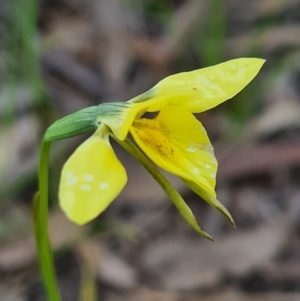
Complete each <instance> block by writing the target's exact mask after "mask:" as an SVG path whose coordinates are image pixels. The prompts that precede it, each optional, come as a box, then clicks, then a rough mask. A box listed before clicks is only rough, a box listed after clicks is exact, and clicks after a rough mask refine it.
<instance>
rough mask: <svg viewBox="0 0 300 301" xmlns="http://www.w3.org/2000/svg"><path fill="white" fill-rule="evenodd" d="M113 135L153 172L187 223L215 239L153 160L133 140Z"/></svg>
mask: <svg viewBox="0 0 300 301" xmlns="http://www.w3.org/2000/svg"><path fill="white" fill-rule="evenodd" d="M112 137H113V138H114V139H115V140H116V141H117V142H118V143H119V144H120V145H121V146H122V147H123V148H124V149H125V150H126V151H128V152H129V153H130V154H131V155H132V156H133V157H134V158H135V159H136V160H137V161H138V162H139V163H140V164H141V165H143V166H144V167H145V168H146V170H147V171H148V172H149V173H150V174H151V176H152V177H153V178H154V179H155V180H156V182H157V183H158V184H159V185H160V186H161V188H162V189H163V190H164V191H165V193H166V194H167V196H168V197H169V198H170V200H171V201H172V202H173V204H174V205H175V207H176V208H177V209H178V211H179V213H180V214H181V216H182V217H183V218H184V219H185V220H186V221H187V223H188V224H189V225H190V226H191V227H192V228H193V229H194V230H195V231H196V232H198V233H199V234H201V235H202V236H204V237H205V238H207V239H209V240H211V241H214V239H213V238H212V237H211V236H210V235H209V234H208V233H206V232H205V231H204V230H202V229H201V228H200V226H199V225H198V222H197V220H196V218H195V216H194V214H193V212H192V211H191V209H190V208H189V206H188V205H187V204H186V203H185V201H184V199H183V198H182V197H181V195H180V194H179V192H178V191H177V190H176V189H175V188H174V187H173V186H172V184H171V183H170V182H169V181H168V180H167V179H166V177H164V175H163V174H162V173H161V172H159V170H158V169H157V168H156V167H155V166H154V165H153V163H152V162H151V161H149V159H148V158H147V157H146V156H145V155H144V154H143V153H142V152H141V151H140V150H139V149H138V148H137V147H136V146H135V145H134V144H133V143H132V141H131V140H130V139H128V138H126V140H125V141H121V140H118V139H117V138H116V137H115V136H113V135H112Z"/></svg>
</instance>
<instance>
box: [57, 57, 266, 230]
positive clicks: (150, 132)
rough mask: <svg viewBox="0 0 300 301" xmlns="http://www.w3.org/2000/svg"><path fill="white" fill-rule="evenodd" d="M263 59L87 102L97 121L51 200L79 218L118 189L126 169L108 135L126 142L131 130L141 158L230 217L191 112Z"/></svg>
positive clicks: (209, 104)
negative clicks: (117, 98) (123, 98)
mask: <svg viewBox="0 0 300 301" xmlns="http://www.w3.org/2000/svg"><path fill="white" fill-rule="evenodd" d="M263 63H264V60H262V59H257V58H239V59H234V60H230V61H227V62H225V63H221V64H218V65H215V66H212V67H208V68H204V69H200V70H195V71H191V72H183V73H179V74H175V75H171V76H169V77H167V78H165V79H163V80H162V81H160V82H159V83H158V84H157V85H156V86H154V87H153V88H152V89H150V90H149V91H147V92H145V93H144V94H142V95H140V96H138V97H135V98H134V99H132V100H129V101H127V102H123V103H104V104H101V105H99V106H98V107H93V108H95V109H94V111H93V112H95V113H94V114H95V119H94V121H95V124H96V125H97V127H98V128H97V130H96V131H95V133H94V134H93V135H92V136H91V137H90V138H89V139H88V140H86V141H85V142H84V143H83V144H81V145H80V146H79V147H78V148H77V149H76V150H75V152H74V153H73V154H72V155H71V157H70V158H69V159H68V161H67V162H66V163H65V165H64V167H63V169H62V173H61V178H60V185H59V202H60V206H61V208H62V209H63V210H64V212H65V213H66V215H67V216H68V218H69V219H70V220H72V221H74V222H75V223H77V224H80V225H82V224H85V223H87V222H89V221H91V220H92V219H94V218H95V217H97V216H98V215H99V214H100V213H101V212H103V211H104V210H105V209H106V208H107V206H108V205H109V204H110V203H111V202H112V201H113V200H114V199H115V198H116V197H117V196H118V195H119V193H120V192H121V191H122V189H123V188H124V186H125V184H126V182H127V175H126V171H125V169H124V167H123V165H122V164H121V162H120V161H119V160H118V158H117V157H116V155H115V153H114V151H113V149H112V147H111V145H110V142H109V137H110V136H112V137H113V138H114V139H116V140H117V141H119V142H122V141H123V142H125V143H128V141H129V140H128V136H131V137H132V138H133V140H134V142H135V145H136V146H137V147H138V148H139V149H140V150H141V151H142V153H143V154H144V156H145V158H147V159H146V160H148V161H150V162H152V163H154V164H155V165H157V166H158V167H160V168H162V169H164V170H166V171H168V172H170V173H172V174H174V175H176V176H179V177H180V178H182V180H183V181H184V182H185V183H186V184H187V185H188V186H189V187H190V188H191V189H192V190H193V191H195V192H196V193H197V194H198V195H199V196H201V197H202V198H203V199H204V200H205V201H206V202H208V203H209V204H210V205H212V206H213V207H214V208H216V209H217V210H219V211H221V212H222V213H223V214H225V215H226V216H227V217H228V218H229V220H230V221H231V222H232V223H233V220H232V217H231V216H230V214H229V212H228V211H227V210H226V208H224V207H223V205H222V204H221V203H220V202H219V201H218V200H217V199H216V193H215V184H216V173H217V167H218V163H217V160H216V158H215V156H214V151H213V147H212V145H211V143H210V140H209V138H208V136H207V133H206V131H205V129H204V127H203V126H202V124H201V122H200V121H198V120H197V119H196V118H195V116H194V115H193V113H200V112H203V111H206V110H209V109H211V108H213V107H215V106H217V105H219V104H220V103H222V102H224V101H226V100H228V99H230V98H232V97H233V96H234V95H236V94H237V93H238V92H240V91H241V90H242V89H243V88H244V87H245V86H246V85H247V84H248V83H249V82H250V81H251V80H252V79H253V78H254V77H255V76H256V75H257V73H258V72H259V70H260V68H261V67H262V65H263ZM146 112H156V116H155V117H154V118H152V119H151V118H150V119H149V118H147V117H145V116H144V115H145V113H146ZM83 113H86V111H84V112H83ZM83 113H82V114H83Z"/></svg>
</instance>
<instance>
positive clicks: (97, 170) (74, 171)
mask: <svg viewBox="0 0 300 301" xmlns="http://www.w3.org/2000/svg"><path fill="white" fill-rule="evenodd" d="M126 182H127V175H126V171H125V169H124V167H123V165H122V164H121V163H120V161H119V160H118V158H117V157H116V155H115V153H114V151H113V149H112V148H111V145H110V143H109V140H108V136H105V137H101V136H100V135H99V134H98V133H97V132H96V133H95V134H94V135H93V136H92V137H91V138H89V139H88V140H86V141H85V142H84V143H83V144H81V145H80V146H79V147H78V148H77V149H76V150H75V152H74V153H73V154H72V155H71V157H70V158H69V160H68V161H67V162H66V163H65V165H64V167H63V169H62V173H61V178H60V185H59V202H60V206H61V208H62V210H63V211H65V213H66V215H67V216H68V218H69V219H70V220H72V221H74V222H75V223H77V224H79V225H82V224H85V223H87V222H89V221H90V220H92V219H93V218H95V217H96V216H98V215H99V214H100V213H101V212H103V211H104V210H105V209H106V208H107V206H108V205H109V204H110V203H111V202H112V201H113V200H114V199H115V198H116V197H117V196H118V194H119V193H120V192H121V190H122V189H123V187H124V186H125V184H126Z"/></svg>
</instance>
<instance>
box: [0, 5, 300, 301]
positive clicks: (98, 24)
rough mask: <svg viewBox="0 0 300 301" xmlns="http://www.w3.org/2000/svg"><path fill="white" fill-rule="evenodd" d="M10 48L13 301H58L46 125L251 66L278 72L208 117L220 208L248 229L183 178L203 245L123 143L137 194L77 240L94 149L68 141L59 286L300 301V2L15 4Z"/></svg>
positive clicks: (98, 293) (127, 296)
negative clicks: (73, 202)
mask: <svg viewBox="0 0 300 301" xmlns="http://www.w3.org/2000/svg"><path fill="white" fill-rule="evenodd" d="M0 37H1V39H0V301H25V300H26V301H28V300H30V301H38V300H46V298H45V295H44V291H43V288H42V285H41V282H40V276H39V272H38V266H37V261H36V253H35V246H34V242H33V237H32V221H31V199H32V196H33V194H34V192H35V191H36V189H37V184H36V182H37V171H36V170H37V161H38V151H39V143H40V141H41V138H42V135H43V133H44V131H45V129H46V127H47V126H49V125H50V124H51V122H53V121H54V120H56V119H57V118H60V117H62V116H64V115H66V114H69V113H72V112H74V111H76V110H79V109H81V108H83V107H87V106H92V105H97V104H100V103H101V102H108V101H125V100H128V99H130V98H132V97H134V96H136V95H138V94H140V93H142V92H144V91H146V90H147V89H149V88H150V87H152V86H153V85H154V84H155V83H157V82H158V81H159V80H160V79H162V78H163V77H165V76H167V75H169V74H172V73H176V72H180V71H187V70H192V69H197V68H201V67H205V66H208V65H212V64H216V63H219V62H222V61H225V60H227V59H231V58H235V57H242V56H254V57H262V58H265V59H267V63H266V64H265V65H264V67H263V69H262V71H261V72H260V74H259V76H258V77H257V78H256V79H255V80H254V81H253V82H252V83H251V85H249V87H247V88H246V89H245V90H244V91H243V92H242V93H240V94H239V95H238V96H236V97H235V98H234V99H232V100H230V101H228V102H226V103H224V104H222V105H221V106H219V107H218V108H216V109H214V110H212V111H209V112H205V113H203V114H201V115H199V119H200V120H201V121H202V122H203V124H204V125H205V127H206V128H207V131H208V133H209V135H210V137H211V140H212V142H213V144H214V146H215V151H216V156H217V158H218V160H219V166H220V167H219V173H218V184H217V193H218V198H219V200H220V201H221V202H223V203H224V205H226V206H227V207H228V209H229V210H230V212H231V213H232V215H233V217H234V218H235V221H236V224H237V229H233V228H232V227H231V226H230V225H229V224H228V223H227V221H226V220H225V219H224V218H223V217H222V216H221V215H220V214H219V213H218V212H216V211H213V210H212V209H211V208H209V207H208V206H207V205H206V203H204V202H203V201H202V200H200V199H199V198H198V197H196V196H195V195H194V194H193V193H192V192H191V191H189V190H188V189H187V188H185V187H184V185H183V184H182V183H181V182H180V181H179V180H178V179H173V178H172V181H173V183H174V185H176V187H177V188H178V189H179V191H180V192H181V193H182V195H183V196H184V198H185V200H186V201H187V202H188V204H189V205H190V206H191V208H192V209H193V211H194V213H195V215H196V217H197V219H198V221H199V223H200V225H201V226H202V227H203V228H204V229H205V230H207V231H208V232H209V233H210V234H211V235H212V236H213V237H214V238H215V239H216V242H215V243H211V242H209V241H206V240H205V239H204V238H202V237H200V236H198V235H197V234H196V233H194V232H193V231H192V230H191V229H190V228H189V227H188V226H187V225H186V223H185V222H184V220H183V219H182V218H181V217H180V215H179V213H178V212H177V211H176V209H175V208H174V207H173V206H172V204H171V203H170V201H169V200H168V199H167V198H166V196H165V195H164V193H163V192H162V191H161V189H160V187H159V186H158V185H157V184H156V183H155V182H154V181H153V180H152V178H151V177H150V176H149V175H148V174H147V172H146V171H145V170H144V169H143V168H142V167H140V166H139V165H138V164H136V163H135V162H134V161H133V159H131V157H130V156H129V155H128V154H126V153H125V152H124V151H123V150H121V149H119V148H118V147H116V146H115V145H114V146H115V148H116V151H117V154H118V156H119V158H120V159H121V160H122V162H123V163H124V165H125V166H126V168H127V171H128V175H129V183H128V184H127V186H126V188H125V190H124V191H123V192H122V194H121V195H120V196H119V197H118V199H117V200H116V201H115V202H114V203H113V204H112V205H111V206H110V207H109V209H108V210H107V211H106V212H105V213H104V214H102V215H101V216H99V218H97V219H96V220H95V221H93V222H91V223H89V224H88V225H86V226H84V227H77V226H75V225H74V224H72V223H70V222H69V221H67V220H66V218H65V217H64V215H63V213H62V212H61V211H60V210H59V208H58V206H57V185H58V180H59V173H60V169H61V167H62V164H63V163H64V162H65V160H66V159H67V157H68V156H69V155H70V154H71V153H72V151H73V150H74V149H75V147H76V146H78V144H79V143H81V142H82V141H83V140H84V139H85V138H86V137H87V136H80V137H77V138H72V139H67V140H64V141H60V142H56V143H54V145H53V148H52V155H51V182H50V229H51V238H52V242H53V247H54V252H55V263H56V268H57V275H58V278H59V285H60V289H61V292H62V296H63V300H64V301H71V300H72V301H73V300H81V301H94V300H103V301H123V300H125V301H127V300H128V301H196V300H204V301H217V300H221V301H227V300H228V301H229V300H230V301H235V300H236V301H237V300H239V301H252V300H261V301H269V300H272V301H277V300H278V301H285V300H286V301H294V300H300V235H299V233H300V231H299V230H300V227H299V226H300V180H299V176H300V139H299V138H300V1H299V0H251V1H247V0H228V1H218V0H210V1H208V0H206V1H205V0H164V1H163V0H144V1H142V0H124V1H121V0H40V1H37V0H26V1H17V0H10V1H8V0H7V1H5V0H0ZM178 122H180V120H179V121H178Z"/></svg>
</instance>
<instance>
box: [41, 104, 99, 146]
mask: <svg viewBox="0 0 300 301" xmlns="http://www.w3.org/2000/svg"><path fill="white" fill-rule="evenodd" d="M96 110H97V107H96V106H93V107H88V108H85V109H82V110H80V111H77V112H75V113H73V114H70V115H67V116H65V117H63V118H61V119H59V120H57V121H55V122H54V123H53V124H52V125H51V126H50V127H49V128H48V129H47V131H46V133H45V136H44V141H54V140H61V139H65V138H70V137H74V136H77V135H80V134H83V133H87V132H91V131H95V130H96V129H97V127H98V126H99V124H98V122H97V120H96Z"/></svg>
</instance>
